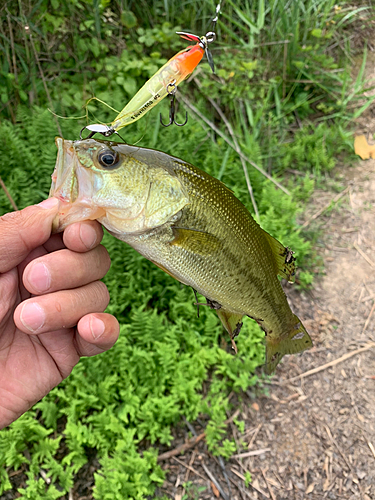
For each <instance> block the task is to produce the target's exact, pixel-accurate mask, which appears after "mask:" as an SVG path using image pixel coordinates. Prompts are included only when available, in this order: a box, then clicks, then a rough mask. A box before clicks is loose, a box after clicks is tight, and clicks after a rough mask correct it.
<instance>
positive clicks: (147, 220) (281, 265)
mask: <svg viewBox="0 0 375 500" xmlns="http://www.w3.org/2000/svg"><path fill="white" fill-rule="evenodd" d="M60 141H62V140H60ZM64 148H65V149H64ZM59 150H60V153H59V154H60V157H63V159H61V158H60V160H59V159H58V162H57V164H59V165H60V167H59V168H60V169H62V170H64V168H69V167H64V166H63V165H64V161H68V159H70V158H71V156H72V154H65V155H64V151H65V150H69V151H70V152H71V153H72V152H74V155H73V156H74V158H75V160H74V166H73V167H71V168H72V169H73V170H74V171H75V175H76V178H77V179H78V180H77V182H78V185H80V181H79V178H80V175H81V177H82V179H83V178H84V177H83V175H87V171H88V170H90V171H91V173H92V174H93V180H92V184H93V185H96V189H97V190H96V191H95V189H94V190H93V188H92V186H91V187H90V189H91V191H90V194H89V195H88V194H87V193H88V188H86V191H85V189H84V187H83V184H84V181H81V184H82V186H81V195H80V196H81V199H82V200H83V199H84V198H85V197H86V204H87V200H89V202H90V201H91V203H92V205H93V208H92V209H93V213H94V216H93V217H92V218H98V220H99V221H100V222H102V224H103V225H105V226H106V227H107V229H108V230H109V232H111V233H112V234H113V235H114V236H116V237H117V238H119V239H121V240H123V241H125V242H126V243H128V244H129V245H131V246H132V247H133V248H135V249H136V250H137V251H138V252H139V253H141V254H142V255H144V256H145V257H146V258H147V259H149V260H151V261H152V262H154V263H155V264H156V265H158V266H159V267H160V268H161V269H163V270H164V271H166V272H167V273H169V274H170V275H171V276H173V277H175V278H176V279H178V280H179V281H180V282H182V283H184V284H186V285H189V286H192V287H193V288H194V289H195V290H197V291H198V292H199V293H201V294H202V295H203V296H204V297H206V299H208V303H209V304H211V305H213V307H214V308H216V309H217V313H218V315H219V317H220V319H221V321H222V322H223V325H224V327H225V328H226V329H227V331H228V332H229V334H230V335H231V338H233V336H235V335H236V334H237V333H238V332H239V330H240V328H241V325H242V322H241V319H242V317H243V316H244V315H247V316H249V317H251V318H253V319H255V320H256V321H257V322H258V323H259V325H260V326H261V327H262V329H263V330H264V331H265V333H266V362H267V369H268V371H272V370H273V369H274V368H275V367H276V365H277V363H278V362H279V361H280V359H281V358H282V356H283V355H284V354H290V353H294V352H300V351H302V350H304V349H306V348H308V347H310V346H311V339H310V337H309V336H308V334H307V332H306V330H305V329H304V327H303V325H302V323H301V322H300V320H299V319H298V318H297V316H295V315H294V314H293V313H292V311H291V309H290V307H289V305H288V302H287V299H286V296H285V293H284V291H283V289H282V287H281V284H280V281H279V279H278V277H277V274H279V275H281V276H283V277H287V278H289V279H291V277H292V275H293V274H294V263H293V258H292V257H291V254H290V252H288V250H287V249H285V248H284V247H283V246H282V245H281V244H280V243H279V242H278V241H277V240H275V239H274V238H273V237H272V236H270V235H269V234H268V233H267V232H266V231H264V230H263V229H262V228H261V227H260V226H259V225H258V224H257V222H256V221H255V220H254V219H253V217H252V216H251V214H250V213H249V212H248V210H247V209H246V208H245V206H244V205H243V204H242V203H241V202H240V201H239V200H238V199H237V198H236V197H235V196H234V195H233V193H232V192H231V191H230V190H229V189H228V188H227V187H226V186H225V185H224V184H223V183H222V182H221V181H219V180H217V179H215V178H213V177H211V176H210V175H208V174H207V173H205V172H203V171H202V170H200V169H198V168H196V167H194V166H193V165H190V164H188V163H185V162H183V161H182V160H179V159H177V158H174V157H171V156H169V155H167V154H165V153H161V152H157V151H154V150H148V149H143V148H135V147H132V146H128V145H124V144H121V145H119V144H116V143H109V142H104V141H94V140H92V139H89V140H86V141H76V142H75V143H74V142H73V143H72V142H70V141H63V143H60V145H59ZM103 155H104V156H103ZM111 155H112V156H113V158H114V159H116V163H115V165H114V166H113V165H110V166H109V167H108V165H106V163H105V161H106V157H108V158H109V159H110V158H111ZM103 158H104V160H105V161H104V160H103ZM108 158H107V159H108ZM64 159H65V160H64ZM102 160H103V161H102ZM59 162H60V163H59ZM68 163H69V162H68ZM81 169H85V173H84V174H82V172H81ZM58 177H59V175H58V172H57V178H58ZM65 177H67V176H66V174H65ZM70 177H71V176H69V178H70ZM57 184H58V182H57ZM57 184H56V183H55V184H53V187H52V189H51V194H52V195H54V196H59V190H60V191H61V190H62V187H61V186H60V187H58V186H57ZM64 193H66V188H65V189H64ZM85 193H86V194H85ZM80 196H78V200H75V201H74V203H75V204H76V206H75V207H73V204H72V206H71V207H70V206H68V208H67V207H66V206H65V209H64V210H63V212H64V211H65V212H64V213H61V214H60V222H59V223H60V229H62V228H63V227H64V222H63V221H64V217H66V216H67V214H69V212H70V219H69V220H70V222H72V221H73V219H72V217H71V214H72V213H73V212H74V210H76V211H77V210H78V212H79V203H80ZM63 201H66V200H63ZM81 203H83V201H81ZM68 205H69V200H68ZM98 210H99V212H98ZM103 211H104V213H103ZM124 214H125V215H124ZM85 216H87V211H86V212H85ZM73 218H74V217H73ZM89 218H90V217H89Z"/></svg>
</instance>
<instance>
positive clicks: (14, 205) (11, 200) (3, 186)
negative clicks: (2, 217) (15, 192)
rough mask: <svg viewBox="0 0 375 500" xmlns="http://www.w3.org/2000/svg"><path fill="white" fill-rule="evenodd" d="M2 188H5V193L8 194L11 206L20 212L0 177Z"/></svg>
mask: <svg viewBox="0 0 375 500" xmlns="http://www.w3.org/2000/svg"><path fill="white" fill-rule="evenodd" d="M0 186H1V187H2V188H3V190H4V193H5V194H6V196H7V198H8V200H9V201H10V204H11V205H12V207H13V208H14V210H18V207H17V205H16V204H15V202H14V200H13V198H12V197H11V195H10V193H9V191H8V190H7V188H6V185H5V184H4V181H3V180H2V178H1V177H0Z"/></svg>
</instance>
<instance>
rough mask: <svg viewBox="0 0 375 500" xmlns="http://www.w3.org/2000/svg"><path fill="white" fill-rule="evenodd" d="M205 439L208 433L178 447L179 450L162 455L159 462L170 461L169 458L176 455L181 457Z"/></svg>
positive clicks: (175, 449)
mask: <svg viewBox="0 0 375 500" xmlns="http://www.w3.org/2000/svg"><path fill="white" fill-rule="evenodd" d="M205 437H206V433H205V432H202V434H199V436H196V437H195V436H194V437H193V438H191V439H189V440H188V441H187V442H186V443H184V444H181V445H180V446H177V448H174V449H173V450H170V451H166V452H165V453H162V454H161V455H159V456H158V462H162V461H163V460H168V458H172V457H175V456H176V455H181V453H183V452H184V451H186V450H189V449H190V448H193V446H195V445H196V444H198V443H199V441H202V439H204V438H205Z"/></svg>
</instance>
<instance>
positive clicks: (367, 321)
mask: <svg viewBox="0 0 375 500" xmlns="http://www.w3.org/2000/svg"><path fill="white" fill-rule="evenodd" d="M374 309H375V302H374V303H373V304H372V308H371V311H370V314H369V315H368V316H367V319H366V322H365V326H364V327H363V330H362V335H363V334H364V333H365V331H366V328H367V327H368V324H369V323H370V319H371V316H372V313H373V312H374Z"/></svg>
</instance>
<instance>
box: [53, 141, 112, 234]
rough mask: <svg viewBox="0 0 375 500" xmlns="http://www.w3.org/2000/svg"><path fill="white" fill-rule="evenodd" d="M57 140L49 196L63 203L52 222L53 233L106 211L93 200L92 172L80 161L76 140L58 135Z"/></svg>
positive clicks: (101, 214) (95, 217)
mask: <svg viewBox="0 0 375 500" xmlns="http://www.w3.org/2000/svg"><path fill="white" fill-rule="evenodd" d="M55 143H56V146H57V160H56V165H55V169H54V171H53V174H52V176H51V177H52V184H51V188H50V192H49V197H50V198H51V197H54V198H57V199H58V200H59V202H60V204H59V212H58V214H57V215H56V217H55V218H54V220H53V223H52V232H54V233H57V232H60V231H63V230H64V229H65V228H66V227H67V226H68V225H70V224H73V223H74V222H81V221H83V220H88V219H89V220H95V219H98V218H99V217H101V216H103V214H104V210H103V209H101V208H99V207H97V206H95V205H93V203H92V195H93V182H92V181H93V179H92V172H91V171H90V169H88V168H85V167H84V166H82V165H81V163H80V162H79V160H78V158H77V155H76V152H75V149H74V141H67V140H65V139H62V138H61V137H56V139H55Z"/></svg>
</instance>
